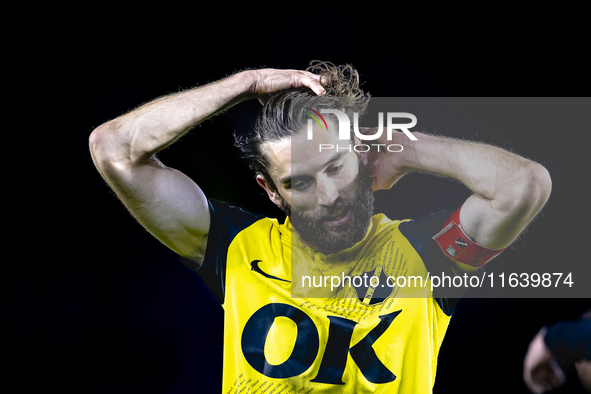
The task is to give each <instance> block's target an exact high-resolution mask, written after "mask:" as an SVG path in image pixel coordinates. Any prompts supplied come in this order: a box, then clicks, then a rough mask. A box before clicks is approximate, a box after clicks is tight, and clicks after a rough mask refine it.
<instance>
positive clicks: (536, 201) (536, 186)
mask: <svg viewBox="0 0 591 394" xmlns="http://www.w3.org/2000/svg"><path fill="white" fill-rule="evenodd" d="M527 177H528V179H527V182H526V184H527V185H528V188H527V189H528V190H527V192H526V199H527V200H529V201H531V203H532V205H533V206H535V207H536V208H537V210H538V211H539V210H540V209H542V208H543V207H544V205H545V204H546V202H547V201H548V199H549V198H550V194H551V192H552V178H551V177H550V173H549V172H548V170H547V169H546V168H545V167H544V166H543V165H541V164H538V163H532V164H531V165H530V166H529V168H528V170H527Z"/></svg>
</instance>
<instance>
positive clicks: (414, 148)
mask: <svg viewBox="0 0 591 394" xmlns="http://www.w3.org/2000/svg"><path fill="white" fill-rule="evenodd" d="M413 134H414V135H415V137H417V141H411V140H409V139H408V138H406V137H405V136H404V135H403V134H402V133H396V134H395V137H396V138H397V139H398V140H397V141H395V142H398V143H400V144H402V145H403V146H404V150H403V151H402V152H399V153H390V154H382V155H380V157H377V158H373V163H374V174H375V175H376V177H375V179H374V183H373V186H374V189H386V188H390V187H391V186H392V185H393V184H394V183H395V182H396V181H397V180H398V179H400V178H401V177H402V176H403V175H404V174H406V173H408V172H412V171H428V172H432V173H435V174H439V175H442V176H446V177H450V178H454V179H456V180H458V181H460V182H462V183H463V184H464V185H466V186H467V187H468V188H469V189H470V190H472V192H473V193H474V194H473V195H471V196H470V197H469V198H468V199H467V200H466V202H465V203H464V205H463V206H462V210H461V212H460V222H461V223H462V227H463V228H464V230H465V231H466V233H467V234H468V235H469V236H470V237H471V238H472V239H473V240H475V241H476V242H478V243H479V244H481V245H482V246H484V247H487V248H491V249H501V248H504V247H507V246H508V245H509V244H511V243H512V242H513V241H514V240H515V239H516V238H517V237H518V236H519V234H520V233H521V232H522V231H523V230H524V229H525V227H526V226H527V225H528V223H529V222H530V221H531V220H533V218H534V217H535V216H536V215H537V214H538V212H539V211H540V210H541V209H542V208H543V206H544V204H545V203H546V201H547V200H548V198H549V197H550V191H551V188H552V183H551V180H550V176H549V174H548V171H547V170H546V169H545V168H544V167H543V166H542V165H540V164H538V163H535V162H533V161H530V160H527V159H525V158H523V157H521V156H518V155H515V154H513V153H510V152H507V151H505V150H503V149H500V148H497V147H495V146H491V145H486V144H481V143H475V142H469V141H462V140H456V139H452V138H445V137H436V136H431V135H427V134H422V133H413Z"/></svg>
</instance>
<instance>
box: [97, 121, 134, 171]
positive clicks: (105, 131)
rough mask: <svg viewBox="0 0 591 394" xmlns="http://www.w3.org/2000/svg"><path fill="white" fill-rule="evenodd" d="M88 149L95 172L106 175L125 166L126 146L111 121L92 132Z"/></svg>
mask: <svg viewBox="0 0 591 394" xmlns="http://www.w3.org/2000/svg"><path fill="white" fill-rule="evenodd" d="M88 147H89V150H90V155H91V157H92V161H93V162H94V165H95V167H96V168H97V170H98V171H99V172H100V173H101V174H102V175H103V176H105V175H106V173H108V172H112V170H114V169H117V168H119V167H121V166H122V165H125V163H126V161H127V160H126V157H129V155H128V154H127V153H126V151H125V147H126V144H125V143H123V142H122V141H121V137H120V132H119V130H118V128H117V126H116V124H114V122H113V121H110V122H107V123H103V124H102V125H100V126H99V127H97V128H96V129H94V130H93V132H92V133H91V134H90V136H89V138H88Z"/></svg>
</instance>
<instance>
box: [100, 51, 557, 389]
mask: <svg viewBox="0 0 591 394" xmlns="http://www.w3.org/2000/svg"><path fill="white" fill-rule="evenodd" d="M367 97H368V96H367V94H365V93H364V92H363V91H362V90H361V89H360V88H359V80H358V74H357V72H356V71H355V70H354V69H353V68H352V67H350V66H343V67H336V66H333V65H332V64H329V63H317V64H312V65H311V67H310V68H308V69H307V70H306V71H299V70H276V69H259V70H248V71H243V72H239V73H236V74H234V75H232V76H230V77H228V78H225V79H222V80H220V81H217V82H214V83H211V84H208V85H206V86H202V87H198V88H195V89H192V90H187V91H183V92H180V93H176V94H172V95H169V96H166V97H161V98H158V99H156V100H154V101H152V102H150V103H147V104H145V105H143V106H141V107H139V108H137V109H135V110H133V111H131V112H129V113H127V114H125V115H123V116H120V117H118V118H116V119H114V120H112V121H110V122H107V123H105V124H103V125H101V126H99V127H98V128H97V129H96V130H95V131H94V132H93V133H92V135H91V136H90V147H91V153H92V158H93V160H94V163H95V165H96V167H97V169H98V171H99V172H100V174H101V175H102V176H103V178H104V179H105V180H106V182H107V183H108V184H109V186H110V187H111V188H112V189H113V190H114V191H115V192H116V193H117V195H118V196H119V198H120V199H121V200H122V202H123V203H124V204H125V206H126V207H127V209H128V210H129V211H130V212H131V214H132V215H133V216H134V217H135V218H136V219H137V220H138V221H139V222H140V223H141V224H142V225H143V226H144V227H145V228H146V229H147V230H148V231H149V232H150V233H152V234H153V235H154V236H155V237H156V238H158V239H159V240H160V241H161V242H162V243H164V244H165V245H166V246H168V247H169V248H170V249H172V250H173V251H174V252H176V253H177V254H178V255H179V256H180V257H181V259H182V260H183V262H184V263H185V264H186V265H187V267H189V268H192V269H195V270H196V271H197V273H198V274H199V275H200V276H201V277H202V278H203V279H204V281H205V282H206V283H207V284H208V286H209V288H210V289H211V290H212V292H213V293H214V294H215V295H216V297H217V298H218V300H219V301H220V303H221V304H222V306H223V307H224V310H225V328H224V378H223V391H224V392H250V393H271V392H272V393H288V392H291V393H310V392H313V393H320V392H339V393H361V392H383V393H386V392H387V393H394V392H399V393H421V392H430V391H431V390H432V387H433V384H434V379H435V371H436V366H437V355H438V352H439V348H440V346H441V343H442V340H443V337H444V334H445V331H446V329H447V326H448V323H449V320H450V317H451V314H452V312H453V308H454V305H453V301H452V300H451V299H450V298H446V297H445V296H439V297H434V296H424V295H425V294H426V293H425V292H424V291H422V290H421V289H424V288H423V287H422V286H420V285H419V286H417V287H415V288H413V289H412V290H410V292H411V293H412V292H413V291H418V293H416V294H417V296H415V297H410V296H408V294H403V293H404V288H403V287H404V286H403V285H402V284H401V282H400V281H398V282H396V286H394V285H393V282H392V280H393V279H394V278H397V279H400V278H404V279H405V280H406V279H407V278H411V277H414V278H415V280H416V278H418V279H419V280H420V281H422V280H425V281H427V282H428V281H429V272H440V273H442V274H448V275H451V276H453V275H460V274H463V273H464V272H471V271H473V270H474V269H477V268H478V267H482V266H483V265H484V264H486V263H487V262H488V261H490V260H491V259H492V258H494V257H495V256H497V255H498V254H499V253H501V252H502V251H503V250H504V249H505V248H506V247H507V246H508V245H510V244H511V243H512V242H513V241H514V240H515V239H516V238H517V237H518V235H519V234H520V232H521V231H523V229H524V228H525V227H526V226H527V225H528V223H529V222H530V221H531V220H532V219H533V218H534V217H535V216H536V214H537V213H538V212H539V211H540V209H541V208H542V207H543V206H544V204H545V203H546V201H547V199H548V198H549V195H550V190H551V181H550V177H549V175H548V172H547V171H546V169H545V168H544V167H542V166H541V165H539V164H537V163H534V162H532V161H529V160H527V159H525V158H522V157H520V156H518V155H515V154H512V153H509V152H507V151H504V150H502V149H499V148H497V147H493V146H489V145H486V144H481V143H472V142H467V141H460V140H454V139H450V138H443V137H436V136H431V135H427V134H424V133H419V132H412V133H410V132H409V134H411V136H412V137H413V138H412V139H411V138H410V136H409V135H407V134H406V133H402V132H396V133H393V134H392V136H391V140H388V139H387V138H388V136H387V134H386V133H382V135H381V136H380V137H379V138H378V139H377V140H375V142H376V143H378V144H384V146H385V145H386V144H393V145H400V146H404V149H403V150H394V151H390V150H387V149H381V150H379V151H378V150H376V149H372V150H371V151H368V152H358V151H356V150H353V149H347V146H350V145H349V144H350V143H357V142H359V136H358V135H357V134H353V133H352V134H351V139H350V140H342V139H339V133H338V132H337V130H338V127H336V126H337V122H336V121H335V118H334V117H331V116H328V115H326V116H321V115H322V111H321V110H320V107H322V108H324V109H326V103H327V102H328V103H330V102H331V100H332V101H333V102H335V103H337V104H338V105H340V104H342V103H343V102H345V103H351V106H350V107H348V108H340V107H338V108H340V109H342V110H343V111H344V112H345V113H347V114H348V115H349V118H350V119H352V118H353V113H354V112H359V113H361V112H362V111H363V110H364V108H365V104H366V101H367ZM253 98H258V99H259V100H260V101H261V102H262V103H264V105H263V109H262V111H261V114H260V115H259V117H258V119H257V121H256V123H255V126H254V128H253V130H252V131H251V133H250V134H249V135H247V136H246V137H243V138H238V139H237V144H238V145H239V146H240V148H241V150H242V152H243V154H244V156H245V157H246V158H247V159H248V160H249V162H250V165H251V167H252V168H253V169H254V171H255V173H256V181H257V183H258V184H259V185H260V186H261V187H262V188H263V189H264V190H265V191H266V193H267V195H268V197H269V199H270V200H271V201H272V202H273V203H274V204H276V205H277V206H279V207H280V208H281V209H283V210H284V211H285V212H286V214H287V219H286V220H285V223H279V222H278V221H277V220H276V219H271V218H263V217H258V216H255V215H252V214H250V213H247V212H244V211H242V210H240V209H239V208H234V207H230V206H228V205H227V204H225V203H222V202H217V201H214V200H210V199H208V198H207V197H206V196H205V194H204V192H203V191H202V190H201V189H200V188H199V186H198V185H197V184H196V183H195V182H194V181H193V180H192V179H190V178H188V177H187V176H185V175H184V174H183V173H181V172H179V171H177V170H174V169H172V168H169V167H166V166H165V165H164V164H163V163H162V162H160V161H159V160H158V158H157V157H156V154H157V153H158V151H160V150H161V149H163V148H164V147H166V146H168V145H170V144H172V143H173V142H175V141H176V140H177V139H179V138H180V137H181V136H183V135H184V134H185V133H187V132H188V131H189V130H190V129H191V128H193V127H194V126H195V125H197V124H199V123H200V122H201V121H203V120H204V119H206V118H208V117H210V116H212V115H214V114H216V113H219V112H220V111H222V110H224V109H226V108H229V107H230V106H232V105H235V104H237V103H239V102H240V101H242V100H247V99H253ZM318 100H319V101H318ZM322 100H324V101H322ZM335 100H336V101H335ZM343 100H344V101H343ZM317 101H318V102H321V103H324V104H320V106H318V107H314V106H313V104H314V103H316V102H317ZM298 102H303V103H304V106H303V107H302V108H303V109H305V111H303V110H301V109H302V108H300V107H297V105H296V103H298ZM306 103H310V106H307V104H306ZM333 108H334V107H333ZM312 115H315V117H313V116H312ZM316 115H318V116H316ZM309 119H315V120H316V121H317V122H316V121H311V123H308V120H309ZM309 124H311V130H309V129H308V128H309V127H310V126H308V125H309ZM360 131H361V132H362V133H365V134H367V135H372V136H373V135H378V134H379V132H380V130H378V129H375V128H374V129H363V130H360ZM320 144H324V145H323V146H332V147H338V148H340V149H325V150H320V151H319V149H318V148H319V146H320ZM210 170H211V169H204V171H210ZM413 171H428V172H431V173H435V174H439V175H442V176H446V177H450V178H454V179H456V180H458V181H460V182H462V183H463V184H464V185H466V186H467V187H468V188H469V189H470V190H471V191H472V192H473V194H472V195H471V196H470V197H469V198H468V199H467V200H466V201H465V202H464V203H463V204H462V205H461V206H458V207H457V209H453V210H450V211H442V212H439V213H434V214H431V215H428V216H427V217H425V218H422V219H418V220H391V219H390V218H388V217H387V216H386V215H384V214H381V213H380V214H376V215H373V191H374V190H379V189H388V188H390V187H391V186H392V185H393V184H394V183H395V182H397V181H398V180H399V179H400V178H401V177H402V176H404V175H405V174H407V173H409V172H413ZM368 276H369V277H370V278H376V280H375V281H371V280H370V281H369V284H368V283H367V281H365V282H364V283H363V284H362V285H361V284H360V285H356V284H355V283H356V281H357V283H361V282H362V280H361V279H364V280H367V277H368ZM306 278H307V279H308V282H307V284H306V282H305V279H306ZM323 278H324V282H323V284H322V285H321V286H317V283H318V282H317V281H316V280H322V279H323ZM327 278H328V279H329V280H328V282H327ZM336 279H338V283H336ZM347 279H348V281H347ZM319 287H320V288H321V289H320V292H318V291H319V290H318V289H319ZM294 289H295V290H296V291H294ZM328 290H330V291H328ZM428 295H432V294H428Z"/></svg>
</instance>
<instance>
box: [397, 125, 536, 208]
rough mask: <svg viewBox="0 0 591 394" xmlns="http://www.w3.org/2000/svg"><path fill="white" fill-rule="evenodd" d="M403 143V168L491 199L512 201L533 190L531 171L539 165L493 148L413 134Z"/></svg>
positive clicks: (401, 155) (401, 154)
mask: <svg viewBox="0 0 591 394" xmlns="http://www.w3.org/2000/svg"><path fill="white" fill-rule="evenodd" d="M414 134H415V135H416V136H417V138H418V140H417V141H408V142H407V143H404V151H403V152H400V153H399V154H398V155H400V157H399V158H400V159H401V166H402V167H403V168H404V169H405V170H406V171H407V172H411V171H427V172H431V173H435V174H439V175H442V176H447V177H450V178H454V179H456V180H458V181H460V182H462V183H463V184H464V185H466V186H467V187H468V188H469V189H470V190H472V191H473V192H474V193H476V194H478V195H480V196H482V197H483V198H485V199H488V200H503V199H510V198H511V197H512V196H515V195H518V194H522V193H525V192H526V191H527V190H531V187H530V186H529V185H528V183H529V182H530V181H531V178H530V177H531V171H532V170H535V169H536V167H538V166H539V165H538V164H537V163H535V162H532V161H530V160H527V159H525V158H523V157H520V156H518V155H515V154H513V153H510V152H507V151H505V150H503V149H500V148H497V147H495V146H492V145H487V144H482V143H476V142H470V141H463V140H457V139H451V138H445V137H437V136H432V135H428V134H422V133H414Z"/></svg>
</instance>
